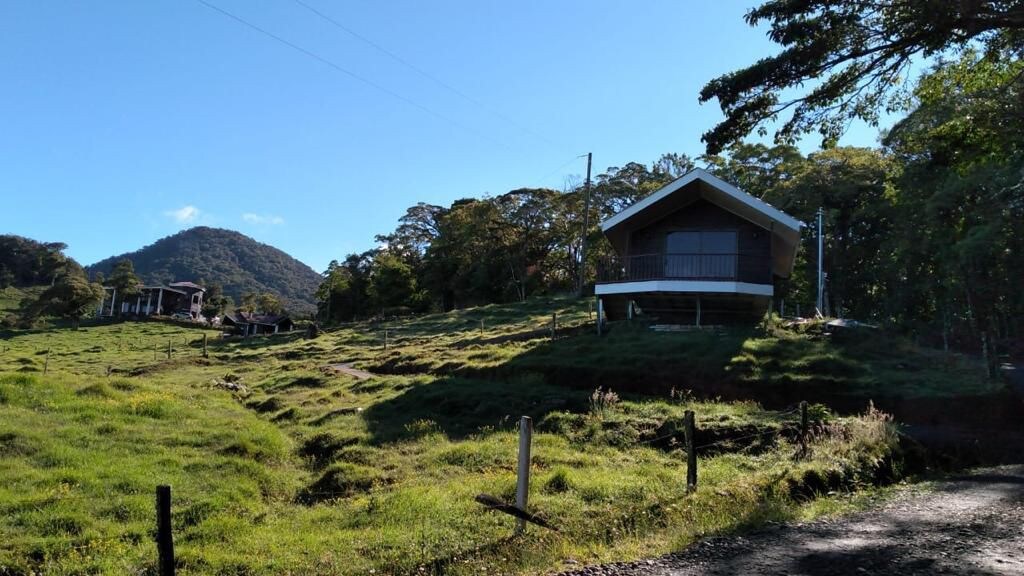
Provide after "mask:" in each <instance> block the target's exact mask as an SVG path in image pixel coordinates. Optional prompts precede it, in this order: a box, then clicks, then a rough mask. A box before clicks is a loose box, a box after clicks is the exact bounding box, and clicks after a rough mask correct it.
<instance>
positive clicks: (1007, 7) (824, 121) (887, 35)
mask: <svg viewBox="0 0 1024 576" xmlns="http://www.w3.org/2000/svg"><path fill="white" fill-rule="evenodd" d="M746 20H747V23H749V24H750V25H751V26H757V25H760V24H761V23H762V22H768V23H769V25H770V27H771V30H770V32H769V34H768V35H769V37H770V38H771V39H772V40H773V41H774V42H776V43H778V44H781V45H782V46H783V50H782V52H781V53H779V54H777V55H775V56H770V57H768V58H763V59H761V60H759V61H758V62H756V63H754V64H752V65H751V66H748V67H746V68H744V69H742V70H738V71H735V72H730V73H728V74H725V75H723V76H719V77H718V78H715V79H714V80H711V81H710V82H708V84H707V85H705V86H704V88H703V89H702V90H701V92H700V101H701V102H708V101H710V100H712V99H717V100H718V104H719V106H720V107H721V109H722V112H723V114H724V115H725V119H724V120H722V121H721V122H720V123H719V124H718V125H716V126H715V127H714V128H712V129H711V130H709V131H708V132H706V133H705V134H704V136H703V137H702V140H703V141H704V142H705V143H706V144H707V151H708V153H709V154H717V153H719V152H720V151H722V150H723V149H724V148H725V147H726V146H727V145H729V144H730V143H734V142H738V141H740V140H741V139H743V138H744V137H746V136H747V135H748V134H749V133H750V132H752V131H754V130H755V129H756V130H757V131H758V132H759V133H761V134H762V135H763V134H765V133H766V132H767V128H766V127H765V124H766V123H769V122H773V121H775V120H777V119H779V118H780V116H781V115H783V114H786V113H789V117H788V118H787V119H785V120H784V121H783V123H782V125H781V126H780V127H779V128H778V129H777V130H776V133H775V137H776V140H777V141H781V142H792V141H793V140H794V138H795V137H796V136H799V135H801V134H806V133H808V132H812V131H814V130H817V131H818V132H819V133H820V134H821V135H822V137H823V139H824V141H825V142H826V143H831V142H835V141H836V140H837V139H838V137H839V135H840V134H841V133H842V132H843V130H844V129H845V127H846V126H847V125H848V123H849V121H850V120H851V119H854V118H859V119H862V120H865V121H867V122H869V123H876V122H877V120H878V113H879V110H880V109H890V110H894V109H898V108H900V107H901V104H902V97H903V92H902V89H901V86H902V85H903V83H904V78H905V76H906V75H907V73H908V72H909V68H910V65H911V63H912V61H913V59H914V58H915V57H917V56H924V57H929V56H933V55H937V54H942V53H944V52H948V51H950V50H961V49H964V48H965V47H967V46H969V45H971V44H977V45H981V46H983V47H984V48H985V50H986V51H987V52H992V53H1005V54H1013V53H1015V54H1016V56H1017V57H1019V56H1020V53H1021V51H1022V50H1024V32H1022V30H1024V0H970V1H965V2H947V1H936V0H889V1H886V2H879V1H876V0H768V1H766V2H764V3H763V4H761V5H760V6H759V7H757V8H754V9H752V10H750V11H749V12H747V15H746ZM806 85H811V88H810V89H809V90H803V91H802V93H801V94H800V95H798V96H795V97H792V98H790V97H788V95H787V92H788V91H789V90H792V89H798V90H800V89H802V88H803V87H804V86H806Z"/></svg>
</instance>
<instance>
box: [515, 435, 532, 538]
mask: <svg viewBox="0 0 1024 576" xmlns="http://www.w3.org/2000/svg"><path fill="white" fill-rule="evenodd" d="M532 439H533V419H532V418H530V417H529V416H523V417H522V418H520V419H519V474H518V476H517V478H516V508H519V509H520V510H522V511H523V512H526V505H527V501H528V500H529V496H530V442H531V441H532ZM525 531H526V520H523V519H519V520H518V521H517V522H516V534H522V533H523V532H525Z"/></svg>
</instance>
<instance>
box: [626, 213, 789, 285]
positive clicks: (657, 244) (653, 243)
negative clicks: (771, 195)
mask: <svg viewBox="0 0 1024 576" xmlns="http://www.w3.org/2000/svg"><path fill="white" fill-rule="evenodd" d="M680 230H735V231H736V235H737V239H736V244H737V250H738V252H739V254H738V259H737V280H738V281H740V282H751V283H755V284H770V283H771V282H772V276H771V233H770V232H769V231H767V230H765V229H763V228H761V227H760V226H758V225H756V224H753V223H751V222H749V221H747V220H744V219H743V218H740V217H739V216H736V215H735V214H733V213H731V212H729V211H727V210H723V209H722V208H719V207H718V206H716V205H715V204H712V203H711V202H708V201H706V200H697V201H696V202H694V203H692V204H689V205H687V206H685V207H683V208H680V209H678V210H676V211H675V212H672V213H670V214H668V215H666V216H665V217H663V218H661V219H660V220H657V221H655V222H653V223H651V224H648V225H646V226H644V227H642V228H639V229H637V230H633V231H631V232H630V236H629V253H628V255H627V256H628V257H632V259H633V261H634V262H638V261H640V260H642V259H641V258H639V257H641V256H650V255H664V254H665V237H666V235H667V234H669V233H670V232H675V231H680ZM647 260H650V258H648V259H647Z"/></svg>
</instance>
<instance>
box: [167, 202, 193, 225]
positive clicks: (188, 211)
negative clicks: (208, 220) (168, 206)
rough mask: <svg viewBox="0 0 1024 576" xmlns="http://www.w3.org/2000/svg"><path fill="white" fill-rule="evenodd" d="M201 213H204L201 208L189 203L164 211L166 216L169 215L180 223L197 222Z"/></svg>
mask: <svg viewBox="0 0 1024 576" xmlns="http://www.w3.org/2000/svg"><path fill="white" fill-rule="evenodd" d="M200 215H202V211H200V210H199V208H196V207H195V206H192V205H191V204H189V205H188V206H182V207H181V208H178V209H177V210H168V211H167V212H164V216H167V217H168V218H170V219H171V220H174V221H175V222H177V223H179V224H188V223H190V222H195V221H196V220H198V219H199V216H200Z"/></svg>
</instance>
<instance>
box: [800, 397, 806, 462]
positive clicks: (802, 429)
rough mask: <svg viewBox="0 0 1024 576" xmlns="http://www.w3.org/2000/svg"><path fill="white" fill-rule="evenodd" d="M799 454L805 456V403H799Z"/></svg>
mask: <svg viewBox="0 0 1024 576" xmlns="http://www.w3.org/2000/svg"><path fill="white" fill-rule="evenodd" d="M800 454H801V455H806V454H807V401H806V400H804V401H802V402H800Z"/></svg>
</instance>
